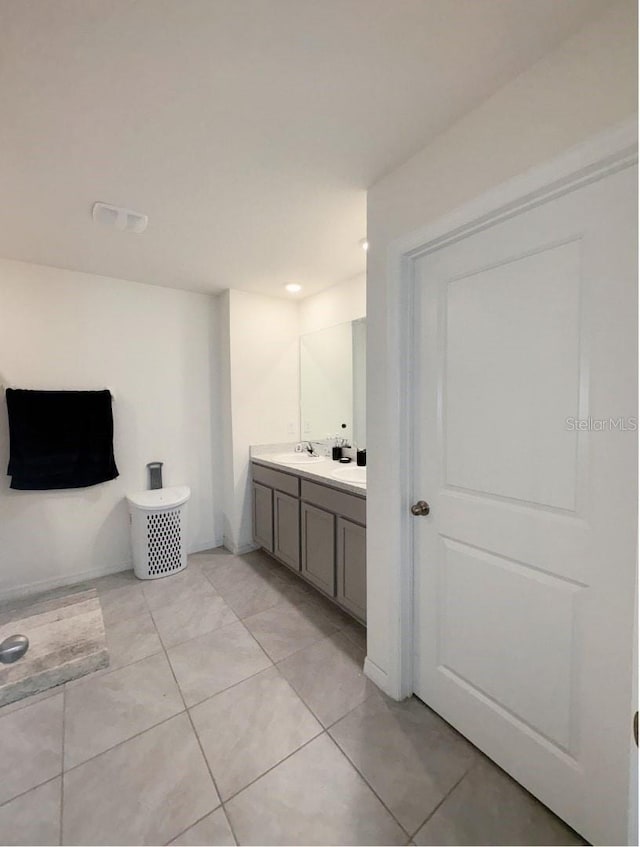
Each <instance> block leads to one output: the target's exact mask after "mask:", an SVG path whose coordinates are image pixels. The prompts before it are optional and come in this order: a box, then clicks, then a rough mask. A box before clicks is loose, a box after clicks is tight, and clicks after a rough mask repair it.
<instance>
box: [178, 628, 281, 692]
mask: <svg viewBox="0 0 640 847" xmlns="http://www.w3.org/2000/svg"><path fill="white" fill-rule="evenodd" d="M167 655H168V656H169V661H170V662H171V665H172V667H173V671H174V673H175V675H176V679H177V680H178V685H179V686H180V690H181V691H182V694H183V696H184V699H185V702H186V704H187V706H193V705H195V704H196V703H199V702H200V701H201V700H204V699H206V698H207V697H211V696H212V695H214V694H218V692H220V691H223V690H224V689H225V688H229V686H230V685H235V683H237V682H241V681H242V680H243V679H247V677H250V676H253V674H255V673H258V671H262V670H265V668H268V667H269V666H270V665H271V660H270V659H269V658H268V657H267V656H266V655H265V653H264V651H263V650H262V649H261V648H260V646H259V644H258V643H257V642H256V641H255V639H254V638H253V637H252V636H251V635H250V634H249V633H248V632H247V630H246V629H245V628H244V626H243V625H242V624H241V623H233V624H230V625H229V626H225V627H223V628H222V629H217V630H215V631H214V632H209V633H207V634H206V635H200V636H199V637H198V638H192V639H191V641H185V642H184V643H182V644H178V646H177V647H171V648H170V649H169V650H168V651H167Z"/></svg>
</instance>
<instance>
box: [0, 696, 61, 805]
mask: <svg viewBox="0 0 640 847" xmlns="http://www.w3.org/2000/svg"><path fill="white" fill-rule="evenodd" d="M62 705H63V695H62V694H56V695H55V696H54V697H48V698H47V699H45V700H42V701H40V702H39V703H34V704H33V705H31V706H26V707H25V708H24V709H19V710H18V711H15V712H11V713H10V714H8V715H4V716H3V717H2V718H0V803H4V802H5V801H7V800H11V799H12V798H13V797H16V796H17V795H18V794H22V793H23V792H25V791H28V790H29V789H30V788H35V786H36V785H40V784H41V783H43V782H47V781H48V780H50V779H52V778H53V777H54V776H58V774H59V773H60V772H61V771H62Z"/></svg>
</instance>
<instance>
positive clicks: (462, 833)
mask: <svg viewBox="0 0 640 847" xmlns="http://www.w3.org/2000/svg"><path fill="white" fill-rule="evenodd" d="M413 840H414V842H415V843H416V844H442V845H448V844H495V845H498V844H527V845H528V844H532V845H535V844H546V845H557V844H568V845H575V844H584V843H585V842H584V841H583V840H582V839H581V838H580V836H578V835H577V834H576V833H575V832H574V831H573V830H572V829H569V827H568V826H567V825H566V824H564V823H563V822H562V821H561V820H560V819H559V818H557V817H556V816H555V815H554V814H553V813H552V812H550V811H549V809H547V808H546V807H545V806H543V805H542V804H541V803H539V802H538V801H537V800H536V799H535V798H534V797H532V796H531V795H530V794H529V793H528V792H527V791H525V790H524V788H522V787H521V786H520V785H518V783H517V782H514V781H513V780H512V779H511V778H510V777H509V776H507V774H506V773H505V772H504V771H502V770H501V769H500V768H498V767H497V766H496V765H494V764H493V763H492V762H490V761H489V760H488V759H485V758H484V757H483V758H482V760H481V761H479V762H478V764H476V765H475V766H474V767H473V768H472V769H471V770H470V771H469V773H468V774H467V775H466V776H465V777H464V779H463V780H462V782H460V784H459V785H458V786H457V787H456V788H455V789H454V790H453V791H452V792H451V794H450V795H449V796H448V797H447V799H446V800H445V801H444V803H443V804H442V805H441V806H440V807H439V808H438V809H437V810H436V811H435V813H434V814H433V816H432V817H431V818H429V820H428V821H427V822H426V824H425V825H424V826H423V827H422V828H421V829H420V831H419V832H418V833H416V835H414V837H413Z"/></svg>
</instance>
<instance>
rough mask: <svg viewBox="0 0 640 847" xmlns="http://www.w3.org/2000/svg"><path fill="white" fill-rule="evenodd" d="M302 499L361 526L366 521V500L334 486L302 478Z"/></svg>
mask: <svg viewBox="0 0 640 847" xmlns="http://www.w3.org/2000/svg"><path fill="white" fill-rule="evenodd" d="M302 499H303V500H306V501H307V502H308V503H313V504H314V505H315V506H319V507H320V508H321V509H327V510H328V511H329V512H335V514H336V515H341V516H342V517H345V518H348V519H349V520H351V521H355V522H356V523H359V524H362V525H363V526H364V525H365V524H366V522H367V501H366V500H365V499H364V498H363V497H356V496H355V494H347V493H346V492H345V491H336V490H335V489H334V488H327V487H326V486H324V485H317V484H316V483H315V482H309V481H308V480H306V479H303V480H302Z"/></svg>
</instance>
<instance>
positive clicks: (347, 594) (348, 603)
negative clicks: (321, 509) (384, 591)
mask: <svg viewBox="0 0 640 847" xmlns="http://www.w3.org/2000/svg"><path fill="white" fill-rule="evenodd" d="M336 540H337V550H338V556H337V575H338V585H337V590H336V599H337V600H338V602H339V603H341V604H342V605H343V606H344V607H345V608H346V609H349V611H350V612H353V614H354V615H357V616H358V617H359V618H360V619H361V620H363V621H366V619H367V530H366V529H365V528H364V527H363V526H359V525H358V524H355V523H352V522H351V521H347V520H345V519H344V518H338V523H337V526H336Z"/></svg>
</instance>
